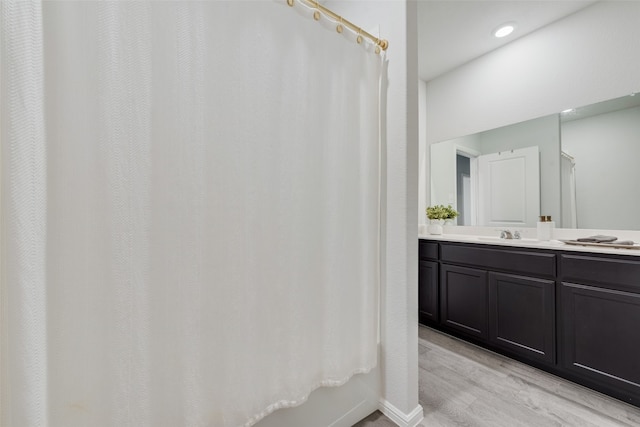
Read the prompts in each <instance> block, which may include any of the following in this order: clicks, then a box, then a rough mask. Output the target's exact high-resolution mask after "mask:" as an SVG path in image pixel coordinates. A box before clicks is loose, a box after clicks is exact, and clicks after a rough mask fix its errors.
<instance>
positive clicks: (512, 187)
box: [478, 147, 540, 227]
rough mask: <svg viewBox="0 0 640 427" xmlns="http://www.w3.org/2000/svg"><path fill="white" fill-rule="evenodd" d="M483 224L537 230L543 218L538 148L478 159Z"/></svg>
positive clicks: (480, 212) (479, 210) (481, 222)
mask: <svg viewBox="0 0 640 427" xmlns="http://www.w3.org/2000/svg"><path fill="white" fill-rule="evenodd" d="M478 177H479V179H478V185H479V191H478V193H479V194H478V195H479V199H478V202H479V206H478V207H479V209H478V214H479V220H480V224H486V225H488V226H499V227H535V224H536V221H537V219H538V216H539V215H540V161H539V152H538V147H527V148H521V149H518V150H510V151H503V152H498V153H493V154H485V155H482V156H480V157H478Z"/></svg>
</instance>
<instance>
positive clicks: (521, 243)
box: [418, 227, 640, 256]
mask: <svg viewBox="0 0 640 427" xmlns="http://www.w3.org/2000/svg"><path fill="white" fill-rule="evenodd" d="M456 228H459V227H445V233H444V234H441V235H433V234H426V233H424V232H421V233H418V238H419V239H424V240H433V241H446V242H460V243H474V244H479V245H498V246H510V247H516V248H518V247H520V248H536V249H550V250H562V251H573V252H587V253H602V254H616V255H631V256H640V249H617V248H607V247H593V246H575V245H568V244H566V243H563V242H561V241H559V240H550V241H540V240H537V239H534V238H527V237H526V235H525V237H524V238H523V239H500V238H499V237H498V236H496V235H487V233H482V234H478V235H475V234H460V233H447V231H448V230H447V229H449V230H450V229H456ZM593 234H597V233H586V234H585V233H584V232H583V233H582V237H586V236H589V235H593ZM618 234H621V233H618ZM609 235H612V234H611V233H609ZM614 235H615V234H614ZM562 238H564V239H567V240H571V239H575V237H565V236H562ZM620 239H621V240H623V239H625V240H626V237H621V238H620Z"/></svg>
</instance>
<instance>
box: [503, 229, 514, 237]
mask: <svg viewBox="0 0 640 427" xmlns="http://www.w3.org/2000/svg"><path fill="white" fill-rule="evenodd" d="M500 238H501V239H513V235H512V234H511V232H510V231H509V230H502V231H501V232H500Z"/></svg>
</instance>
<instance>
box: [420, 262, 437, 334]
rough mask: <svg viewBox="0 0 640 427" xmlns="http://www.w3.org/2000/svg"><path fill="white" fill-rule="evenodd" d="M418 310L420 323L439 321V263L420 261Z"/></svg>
mask: <svg viewBox="0 0 640 427" xmlns="http://www.w3.org/2000/svg"><path fill="white" fill-rule="evenodd" d="M418 277H419V281H418V309H419V310H420V311H419V320H420V323H427V324H428V323H429V322H437V321H438V317H439V316H438V263H437V262H435V261H420V272H419V274H418Z"/></svg>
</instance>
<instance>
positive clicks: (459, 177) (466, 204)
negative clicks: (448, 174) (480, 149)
mask: <svg viewBox="0 0 640 427" xmlns="http://www.w3.org/2000/svg"><path fill="white" fill-rule="evenodd" d="M456 186H457V195H456V201H457V210H458V213H459V216H458V225H475V217H474V216H472V209H471V199H472V195H471V192H472V188H473V187H472V178H471V158H469V156H468V155H465V154H464V153H457V154H456Z"/></svg>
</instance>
